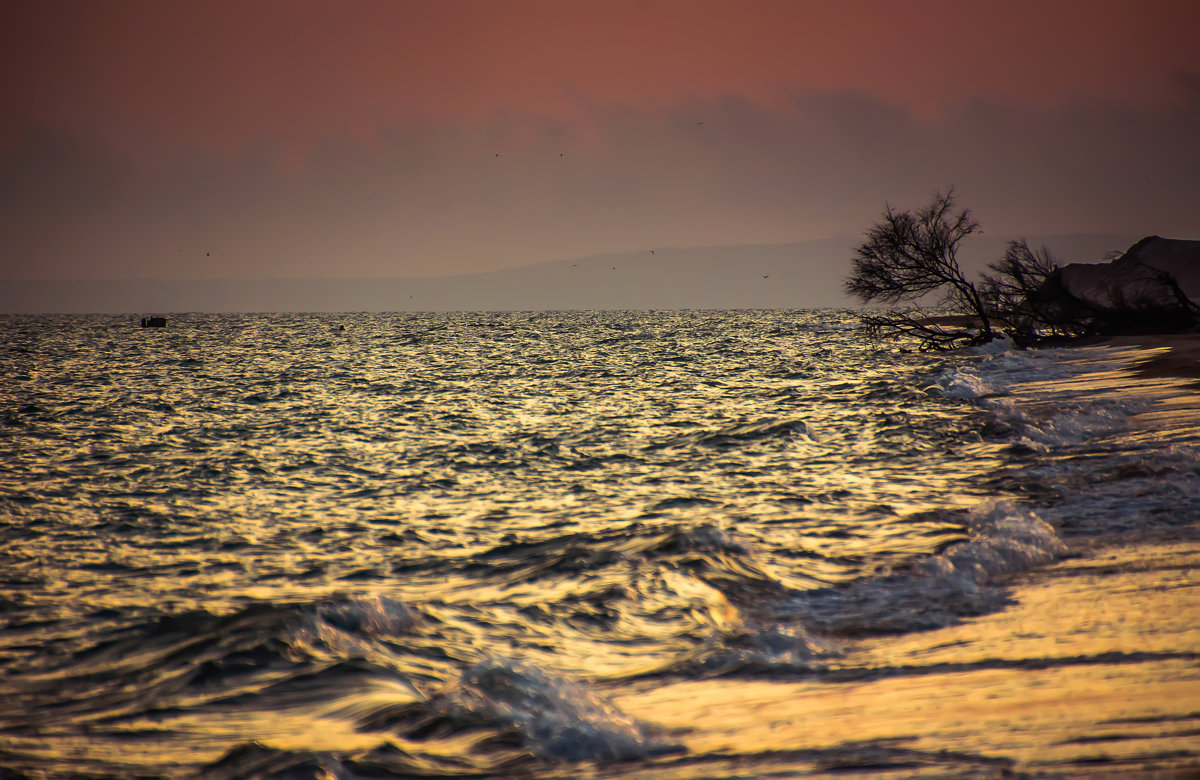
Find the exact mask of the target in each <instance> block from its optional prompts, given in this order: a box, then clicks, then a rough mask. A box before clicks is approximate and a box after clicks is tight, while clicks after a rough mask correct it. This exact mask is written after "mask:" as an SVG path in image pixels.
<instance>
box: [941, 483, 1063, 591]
mask: <svg viewBox="0 0 1200 780" xmlns="http://www.w3.org/2000/svg"><path fill="white" fill-rule="evenodd" d="M971 514H972V517H971V521H970V524H969V525H968V532H969V533H970V539H969V540H968V541H966V542H960V543H958V544H955V545H953V546H951V547H949V548H947V549H946V550H944V551H942V552H941V553H940V554H938V555H934V556H931V557H929V558H927V559H925V560H924V561H921V563H920V564H919V569H920V570H922V571H924V572H926V573H928V574H932V575H935V576H950V577H953V578H956V579H964V580H966V581H967V582H970V583H973V584H975V585H986V584H988V583H989V582H992V581H994V580H996V579H1000V578H1003V577H1005V576H1009V575H1012V574H1016V573H1018V572H1021V571H1024V570H1026V569H1031V568H1033V567H1035V566H1041V565H1044V564H1046V563H1049V562H1051V561H1053V560H1054V559H1055V558H1057V557H1059V556H1060V555H1063V554H1064V553H1066V551H1067V546H1066V544H1065V543H1064V542H1063V540H1062V539H1061V538H1059V536H1058V533H1057V532H1055V530H1054V528H1053V527H1051V526H1050V524H1049V523H1047V522H1045V521H1044V520H1042V519H1041V518H1039V517H1038V516H1037V515H1035V514H1034V513H1033V512H1030V511H1027V510H1020V509H1017V508H1016V507H1014V506H1013V505H1012V504H1011V503H1010V502H1007V501H998V502H994V503H988V504H984V505H981V506H980V507H978V508H976V509H975V510H973V511H972V513H971Z"/></svg>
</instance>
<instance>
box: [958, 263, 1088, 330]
mask: <svg viewBox="0 0 1200 780" xmlns="http://www.w3.org/2000/svg"><path fill="white" fill-rule="evenodd" d="M988 268H989V269H990V270H991V273H985V274H984V275H983V284H982V285H981V286H980V287H981V290H980V294H981V295H982V296H983V299H984V303H985V305H986V307H987V309H988V311H990V312H991V313H992V317H993V319H995V320H996V321H997V322H998V323H999V324H1000V327H1001V328H1002V330H1003V331H1004V332H1005V333H1006V334H1008V336H1009V338H1011V339H1012V340H1013V342H1014V343H1016V344H1018V345H1020V346H1028V345H1031V344H1036V343H1038V342H1040V341H1044V340H1046V339H1047V338H1055V337H1060V338H1061V337H1066V338H1076V337H1078V336H1082V335H1084V328H1083V325H1082V323H1080V322H1079V321H1078V320H1077V319H1073V318H1070V317H1064V316H1061V315H1060V313H1059V312H1057V311H1056V310H1055V309H1054V307H1053V306H1052V305H1050V304H1049V303H1048V302H1046V301H1044V300H1043V299H1042V296H1040V295H1039V291H1041V290H1042V289H1043V288H1044V286H1045V285H1046V282H1047V281H1048V280H1049V279H1050V278H1051V277H1052V276H1053V275H1054V272H1055V271H1057V270H1058V264H1057V263H1056V262H1055V261H1054V256H1053V255H1051V254H1050V250H1049V249H1047V248H1046V247H1044V246H1043V247H1042V248H1041V249H1039V250H1037V251H1034V250H1033V249H1031V248H1030V247H1029V244H1028V243H1027V242H1026V241H1025V240H1024V239H1022V240H1020V241H1010V242H1009V243H1008V247H1007V248H1006V249H1005V250H1004V257H1003V258H1001V259H1000V260H999V261H997V262H995V263H990V264H989V265H988Z"/></svg>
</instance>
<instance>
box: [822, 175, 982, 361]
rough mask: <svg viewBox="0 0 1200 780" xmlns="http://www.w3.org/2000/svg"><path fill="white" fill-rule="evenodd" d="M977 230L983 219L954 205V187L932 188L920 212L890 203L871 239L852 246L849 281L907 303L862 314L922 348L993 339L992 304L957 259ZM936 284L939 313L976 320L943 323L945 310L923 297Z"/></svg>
mask: <svg viewBox="0 0 1200 780" xmlns="http://www.w3.org/2000/svg"><path fill="white" fill-rule="evenodd" d="M978 232H979V222H978V220H976V219H975V218H974V217H972V216H971V212H970V210H969V209H965V208H964V209H960V210H956V209H955V194H954V189H953V188H951V189H950V190H948V191H946V192H945V193H942V192H935V193H934V195H933V198H932V200H931V201H930V203H929V204H928V205H927V206H924V207H923V208H921V209H918V210H917V211H916V212H911V211H897V210H895V209H893V208H892V207H891V206H890V205H889V206H887V207H886V208H885V209H884V212H883V220H882V221H881V222H879V223H878V224H876V225H875V226H874V227H872V228H871V229H870V230H869V231H867V234H866V240H865V241H864V242H863V243H862V244H861V245H860V246H859V247H858V249H857V250H856V251H855V254H854V258H853V261H852V262H853V267H852V269H851V272H850V276H849V277H848V278H847V279H846V284H845V288H846V291H847V292H848V293H850V294H851V295H853V296H855V297H856V298H858V299H859V300H861V301H862V302H863V303H875V302H878V303H884V304H889V305H890V306H893V307H894V306H895V305H896V304H901V303H907V304H909V306H908V308H906V309H895V308H892V309H884V310H878V311H876V312H872V313H866V314H863V315H861V316H862V319H863V322H864V323H865V324H866V326H867V327H868V328H869V329H870V330H872V331H874V332H875V333H879V334H883V335H889V334H907V335H911V336H916V337H917V338H919V339H921V346H922V349H949V348H951V347H955V346H959V345H960V344H982V343H985V342H987V341H991V340H992V339H993V338H994V337H995V336H996V333H995V332H994V331H993V330H992V318H991V316H990V312H989V310H988V307H987V306H986V304H985V301H984V298H983V296H982V295H981V293H980V291H979V290H978V289H976V287H975V285H974V284H972V283H971V282H970V281H968V280H967V278H966V277H965V276H964V275H963V272H962V268H961V267H959V264H958V245H959V243H960V242H961V241H962V240H963V239H964V238H966V237H967V236H969V235H972V234H974V233H978ZM939 291H940V292H941V293H942V297H941V299H940V302H939V304H938V305H937V309H940V311H938V312H936V314H941V315H945V314H950V315H958V317H959V320H960V321H962V322H964V323H966V322H970V323H971V324H977V325H978V327H977V328H970V327H963V328H961V329H959V330H948V329H947V328H946V327H944V326H943V323H945V322H946V320H945V318H944V317H943V318H942V319H939V318H938V317H937V316H936V314H935V312H933V311H930V310H928V309H925V308H922V307H921V306H920V305H919V303H920V301H921V299H923V298H925V297H926V296H928V295H929V294H930V293H934V292H939Z"/></svg>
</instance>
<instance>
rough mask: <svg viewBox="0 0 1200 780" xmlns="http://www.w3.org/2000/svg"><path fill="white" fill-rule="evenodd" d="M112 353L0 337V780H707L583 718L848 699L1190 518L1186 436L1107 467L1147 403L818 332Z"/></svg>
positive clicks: (77, 344)
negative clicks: (774, 689) (1062, 566)
mask: <svg viewBox="0 0 1200 780" xmlns="http://www.w3.org/2000/svg"><path fill="white" fill-rule="evenodd" d="M343 324H344V325H345V330H340V329H339V326H340V325H343ZM135 325H136V323H131V322H130V320H129V318H126V317H102V316H93V317H50V316H46V317H8V318H5V319H3V320H0V326H2V327H3V329H4V335H5V338H4V344H3V345H2V346H0V350H2V351H3V360H2V362H0V365H2V366H3V369H2V371H3V382H2V384H0V415H2V419H0V423H2V425H0V453H3V458H0V514H2V516H3V518H4V525H3V528H2V529H0V545H2V547H0V556H2V561H3V567H2V569H0V571H2V572H3V574H2V580H0V607H2V608H3V618H2V620H3V622H2V623H0V626H2V628H0V670H3V681H2V682H0V695H2V696H3V697H4V698H5V700H6V701H7V702H8V703H9V708H8V712H7V713H4V714H2V715H0V751H3V753H0V759H3V756H5V755H7V756H8V763H10V764H11V765H12V766H14V767H16V768H18V769H20V770H21V771H24V772H30V773H33V774H40V773H45V774H50V775H53V774H56V773H63V772H69V771H75V772H82V773H84V774H110V775H118V776H119V775H122V774H125V773H127V772H130V771H134V769H136V771H138V772H143V773H157V774H168V775H170V774H189V773H192V772H195V771H197V770H198V769H200V768H202V767H206V768H207V769H206V771H208V772H210V773H214V774H225V775H228V776H249V775H254V774H256V773H257V774H267V775H270V774H273V773H282V772H286V771H293V770H295V771H300V770H297V769H296V767H300V769H304V768H305V767H307V768H308V769H306V770H305V771H310V770H311V772H313V773H315V772H317V771H318V769H319V770H320V771H329V772H330V773H332V774H334V775H338V774H341V775H344V776H347V777H350V776H356V773H367V774H369V773H370V772H371V771H373V772H379V773H384V774H387V773H393V774H406V773H407V774H423V773H429V774H471V773H496V772H500V773H507V772H510V771H521V772H541V773H546V774H554V773H556V772H565V773H570V772H572V771H575V770H577V769H578V768H579V767H580V766H583V765H587V766H590V767H593V769H596V770H597V771H598V770H599V768H604V767H609V768H611V767H613V766H617V765H622V766H625V767H626V769H628V767H629V764H628V762H630V761H636V762H640V763H639V764H638V766H640V767H641V769H642V771H646V772H652V771H655V769H656V767H658V768H661V767H662V766H666V765H665V764H663V763H662V762H671V763H670V766H671V767H673V768H672V769H671V771H672V772H674V773H676V775H688V774H689V773H690V774H694V775H696V776H707V775H709V774H712V773H714V772H717V773H719V772H718V770H716V769H714V768H713V766H711V765H706V764H704V763H703V762H705V761H710V760H711V759H713V757H714V756H713V755H699V756H697V755H695V754H694V751H690V750H689V748H688V747H687V745H686V740H685V739H683V738H682V737H681V735H680V733H678V732H675V731H672V730H671V729H669V728H665V727H663V726H661V725H659V724H655V723H653V722H648V721H645V720H641V719H638V718H634V717H631V716H629V715H627V714H626V713H625V712H623V711H622V710H621V709H620V708H619V707H617V706H616V705H615V704H614V703H613V701H614V698H613V697H617V696H629V695H633V694H634V693H636V692H637V691H647V690H653V689H654V688H655V687H656V686H661V685H670V684H674V683H678V682H679V681H688V680H702V679H714V678H733V679H737V678H739V677H741V678H754V679H760V678H764V677H765V678H766V679H778V680H781V681H783V680H788V681H790V680H795V679H798V678H803V677H806V676H807V677H812V676H817V677H820V676H822V675H825V676H832V677H831V679H832V678H836V676H837V675H842V676H846V675H850V676H853V675H854V674H858V673H860V672H861V671H862V670H861V669H859V670H858V672H856V671H855V665H854V662H853V660H852V656H853V652H849V654H848V651H847V647H848V646H852V645H853V643H854V642H855V641H857V640H859V639H861V638H863V637H880V636H889V635H901V634H906V633H909V632H913V631H919V630H926V629H933V628H937V627H939V626H948V625H952V624H954V623H956V622H957V621H960V620H962V619H963V618H965V617H969V616H972V615H982V614H988V613H992V612H995V611H996V610H1000V609H1002V608H1004V606H1005V605H1006V604H1007V603H1008V602H1007V599H1008V596H1007V592H1006V591H1005V589H1004V588H1003V587H1002V585H1003V581H1004V579H1005V578H1006V577H1008V576H1011V575H1012V574H1014V573H1017V572H1020V571H1024V570H1027V569H1029V568H1031V567H1036V566H1040V565H1044V564H1046V563H1048V562H1051V561H1053V560H1055V559H1057V558H1061V557H1062V556H1063V555H1064V554H1065V553H1066V551H1067V545H1066V543H1065V541H1064V537H1070V535H1071V534H1076V535H1087V534H1091V535H1097V534H1105V533H1112V532H1114V529H1116V530H1127V528H1126V527H1127V526H1133V527H1139V526H1141V525H1145V524H1155V523H1157V524H1159V525H1166V526H1172V527H1173V526H1174V525H1177V524H1182V523H1188V522H1192V521H1194V520H1195V519H1196V517H1197V516H1200V502H1198V499H1197V494H1200V491H1198V490H1196V489H1195V488H1196V482H1197V473H1196V456H1195V445H1196V442H1197V437H1196V435H1195V434H1196V429H1195V424H1194V420H1193V417H1194V415H1193V416H1192V417H1190V416H1188V415H1187V414H1183V413H1182V412H1181V413H1180V414H1181V415H1182V416H1180V417H1178V418H1177V419H1174V420H1173V422H1172V424H1171V426H1170V429H1171V430H1172V431H1174V435H1173V437H1172V436H1166V435H1160V434H1158V433H1155V434H1153V435H1146V434H1145V433H1144V432H1143V433H1139V432H1138V430H1139V429H1138V428H1137V426H1134V425H1131V424H1130V423H1129V421H1130V420H1132V419H1135V418H1136V415H1137V414H1138V413H1140V412H1144V411H1146V409H1148V408H1150V407H1153V406H1154V404H1155V403H1158V402H1159V401H1158V400H1156V399H1157V398H1158V396H1155V395H1154V393H1153V392H1152V391H1153V388H1151V389H1150V390H1147V388H1146V387H1145V386H1144V385H1145V383H1142V385H1143V386H1141V387H1139V394H1138V395H1137V397H1136V398H1134V397H1131V395H1130V392H1129V388H1130V386H1132V385H1131V384H1129V383H1128V376H1127V375H1126V374H1122V373H1120V371H1118V370H1117V368H1116V367H1117V363H1119V360H1117V359H1116V358H1114V357H1112V356H1111V355H1109V354H1108V353H1103V354H1102V353H1095V354H1092V353H1087V354H1084V353H1082V352H1081V353H1071V352H1070V351H1067V350H1059V351H1057V352H1054V353H1046V354H1044V355H1038V356H1029V355H1025V354H1021V353H1013V352H1003V351H992V352H989V353H982V354H967V355H953V356H929V355H922V354H912V353H908V352H901V351H898V350H896V349H895V348H894V347H893V346H891V345H879V344H876V343H873V342H871V341H868V340H867V339H865V338H864V336H863V335H862V333H861V332H860V331H859V330H857V329H856V327H855V321H854V319H853V318H852V317H851V316H850V315H849V314H847V313H844V312H838V311H810V312H759V311H754V312H658V313H653V312H651V313H545V314H428V315H401V314H394V315H345V316H327V315H223V316H214V315H191V316H180V317H178V318H175V319H173V320H172V321H171V323H170V326H169V327H167V328H165V329H141V328H138V327H135ZM1106 361H1107V362H1106ZM1110 364H1111V365H1110ZM1104 371H1109V372H1110V374H1111V376H1112V377H1115V378H1114V379H1112V381H1111V383H1110V384H1111V388H1110V392H1109V393H1108V395H1107V396H1106V395H1104V393H1103V392H1100V393H1099V394H1098V393H1097V390H1096V388H1097V387H1098V386H1099V385H1097V381H1096V377H1097V376H1098V375H1099V373H1098V372H1100V373H1102V372H1104ZM1081 375H1084V376H1087V377H1088V381H1087V382H1086V383H1084V384H1083V385H1081V386H1080V387H1079V388H1074V387H1073V386H1072V384H1071V380H1072V378H1073V377H1077V376H1081ZM1105 376H1108V374H1106V375H1105ZM1037 377H1041V378H1045V379H1051V380H1053V382H1052V383H1050V384H1048V385H1046V386H1038V385H1036V384H1029V382H1030V381H1031V380H1032V379H1034V378H1037ZM1122 377H1124V379H1122ZM1122 382H1126V383H1127V384H1126V385H1122ZM1023 383H1024V384H1023ZM1101 384H1103V383H1101ZM1168 384H1169V383H1168ZM1172 387H1174V386H1170V387H1168V386H1167V385H1164V386H1163V388H1164V389H1162V391H1161V393H1160V395H1161V396H1162V397H1167V396H1171V393H1175V395H1178V391H1177V390H1172V389H1171V388H1172ZM1171 397H1175V396H1171ZM1072 399H1075V400H1072ZM1072 404H1075V406H1072ZM1184 411H1188V410H1184ZM1181 421H1182V422H1181ZM1189 426H1191V427H1189ZM1164 474H1167V475H1168V477H1167V478H1166V479H1165V480H1164V477H1163V475H1164ZM1114 475H1118V476H1114ZM1138 480H1142V482H1139V481H1138ZM1145 480H1156V482H1155V485H1156V488H1155V490H1154V491H1153V495H1150V494H1148V493H1147V491H1146V490H1144V487H1145V485H1144V484H1143V483H1144V482H1145ZM1080 486H1092V487H1089V488H1088V490H1089V491H1091V492H1090V493H1089V495H1090V497H1091V498H1090V499H1089V501H1088V502H1087V503H1086V504H1084V503H1081V502H1080V501H1079V500H1078V491H1079V489H1080ZM1164 490H1165V491H1166V492H1163V491H1164ZM1097 496H1099V498H1097ZM1073 500H1074V504H1073V503H1072V501H1073ZM1164 507H1166V509H1164ZM1143 521H1144V522H1143ZM847 643H849V645H848V644H847ZM1197 650H1200V648H1197ZM848 659H851V660H848ZM877 671H878V670H877ZM6 743H7V745H8V746H7V747H5V745H6ZM750 747H753V746H750ZM760 747H761V748H762V750H763V755H766V754H767V753H769V752H771V751H772V750H775V749H776V748H774V747H771V746H760ZM748 749H749V748H748ZM892 749H893V748H890V747H887V746H868V748H867V754H866V755H867V756H868V758H869V757H871V756H875V755H876V754H875V753H871V752H870V751H871V750H875V751H876V752H878V751H879V750H884V751H885V752H886V750H892ZM854 750H857V751H859V752H860V753H861V750H862V748H859V747H855V748H854ZM902 753H903V751H901V754H898V755H899V756H900V757H899V758H897V759H895V760H911V757H910V758H909V759H905V758H904V755H902ZM839 755H840V754H839ZM855 755H858V753H856V754H855ZM889 755H890V754H889ZM797 760H798V761H799V759H797ZM814 760H815V759H814ZM847 760H849V759H847ZM871 760H875V759H871ZM880 760H882V759H880ZM947 760H949V761H950V762H951V764H952V765H953V762H954V761H959V768H960V769H961V768H962V767H963V766H968V767H970V766H976V765H975V764H972V763H971V762H972V761H974V760H975V759H973V758H970V757H966V758H961V757H960V758H952V759H947ZM979 760H980V761H982V759H979ZM613 762H617V763H616V764H614V763H613ZM656 762H657V763H656ZM688 762H698V763H695V764H689V763H688ZM962 762H966V763H962ZM4 763H5V761H4V760H0V765H3V764H4ZM818 763H819V762H818ZM868 763H869V762H868ZM986 763H987V762H986V761H985V762H983V763H982V764H979V766H983V765H986ZM688 766H692V770H688V769H687V767H688ZM368 770H369V771H368ZM606 771H607V770H606ZM613 771H616V770H613ZM622 771H624V770H622Z"/></svg>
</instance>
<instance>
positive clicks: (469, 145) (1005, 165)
mask: <svg viewBox="0 0 1200 780" xmlns="http://www.w3.org/2000/svg"><path fill="white" fill-rule="evenodd" d="M1198 82H1200V79H1198V78H1197V77H1196V76H1195V75H1187V76H1181V77H1180V78H1179V79H1178V84H1177V87H1178V88H1177V91H1176V98H1175V99H1174V100H1173V101H1171V102H1168V103H1164V104H1160V105H1158V106H1157V107H1146V106H1136V105H1133V104H1131V103H1128V102H1120V101H1116V100H1100V99H1097V98H1084V97H1080V98H1078V99H1074V100H1071V101H1067V102H1065V103H1061V104H1057V105H1054V106H1044V107H1030V106H1020V105H1016V104H1013V103H1012V102H1009V101H1004V100H1000V99H996V98H991V99H985V98H978V99H973V100H964V101H960V102H958V103H955V104H952V105H950V106H948V107H946V109H945V110H944V111H943V112H942V113H941V115H939V116H937V117H934V118H928V117H925V118H922V117H920V116H918V115H916V114H914V113H913V112H912V111H910V110H909V109H907V108H905V107H904V106H901V105H899V104H896V103H892V102H888V101H885V100H882V99H880V98H878V97H875V96H873V95H870V94H866V93H862V92H854V91H840V92H822V93H812V94H805V95H801V96H798V97H796V98H795V99H794V100H792V101H789V102H787V103H786V104H783V105H766V104H762V103H756V102H753V101H750V100H748V99H744V98H738V97H725V98H702V97H693V98H690V99H688V100H685V101H682V102H680V103H677V104H675V105H673V106H671V107H668V108H660V109H650V108H636V107H630V106H611V105H603V104H594V103H593V104H586V105H584V106H583V108H582V110H581V112H580V116H579V118H577V119H575V120H572V121H566V120H563V119H561V118H553V119H552V118H545V117H539V116H536V115H533V114H529V113H517V112H512V113H507V114H505V113H498V114H494V115H493V116H492V117H491V118H490V120H489V121H486V122H479V123H474V124H466V123H458V124H455V123H441V124H436V123H432V122H414V123H411V124H408V125H406V126H392V127H387V128H384V129H383V130H381V131H380V132H378V133H377V134H376V135H375V136H374V137H372V138H370V139H368V140H364V139H356V138H351V137H348V136H334V137H330V138H329V139H327V140H326V141H325V142H323V143H320V144H318V145H317V146H316V147H315V148H313V149H312V151H311V153H309V154H307V155H306V156H304V157H302V158H299V159H298V158H296V157H294V156H293V155H292V154H290V153H289V152H288V151H287V150H285V149H283V148H281V147H280V146H279V145H277V144H276V143H274V142H273V141H271V140H269V139H263V140H260V141H257V142H253V143H250V144H247V145H244V146H242V147H241V148H240V149H239V150H238V151H237V152H236V153H233V154H218V153H216V152H213V151H200V150H199V149H198V148H191V149H180V150H178V151H177V152H176V153H175V154H173V155H172V156H170V157H168V158H164V159H160V160H159V161H157V162H154V163H153V164H149V163H147V161H146V160H144V159H134V158H132V157H130V156H129V155H126V156H125V157H121V156H120V155H118V154H117V153H116V152H114V151H111V150H108V149H105V148H104V147H103V146H101V145H100V144H98V143H96V142H94V141H90V140H88V139H87V138H86V137H82V136H79V135H73V134H70V133H67V132H65V131H63V130H58V129H55V128H53V127H50V128H48V127H37V128H28V129H27V131H26V132H25V133H24V134H23V135H22V137H21V138H20V140H19V142H18V143H16V144H10V145H8V146H7V147H5V152H4V154H3V156H2V157H0V204H3V211H2V213H0V256H3V258H4V261H3V262H4V264H5V265H4V267H3V269H0V276H4V277H25V278H67V277H79V276H99V277H205V278H216V277H253V276H259V277H261V276H301V277H303V276H411V275H423V276H429V275H439V274H446V273H464V272H471V271H478V270H491V269H497V268H502V267H509V266H514V265H523V264H528V263H533V262H537V261H542V260H549V259H554V258H561V257H572V256H582V255H589V254H598V253H603V252H610V251H625V250H632V249H637V248H639V247H645V248H650V247H654V246H689V245H690V246H696V245H705V244H718V243H723V244H727V243H747V242H780V241H791V240H804V239H812V238H821V237H825V236H831V235H836V234H840V233H850V234H856V233H858V232H860V231H861V230H862V229H863V228H865V227H866V226H868V225H869V224H870V222H871V221H873V220H874V218H875V217H876V216H877V215H878V213H879V211H880V209H881V208H882V206H883V204H884V202H885V201H889V202H891V203H893V204H895V205H899V206H906V205H916V204H917V203H920V202H921V201H923V200H924V199H925V198H926V197H927V195H928V193H929V191H930V190H932V189H934V188H938V187H945V186H947V185H950V184H954V185H956V186H957V187H958V189H959V191H960V193H961V195H962V197H963V200H964V202H965V203H967V204H968V205H970V206H972V207H973V208H974V209H975V210H976V212H977V214H978V216H979V217H980V218H981V219H982V220H983V223H984V227H985V229H986V230H988V231H989V232H992V233H1052V232H1087V231H1092V232H1106V233H1114V232H1120V233H1162V234H1170V235H1177V236H1188V237H1196V236H1197V235H1200V212H1198V210H1197V209H1196V204H1197V203H1200V145H1197V144H1196V142H1195V139H1196V138H1198V137H1200V90H1198V89H1197V86H1196V85H1197V83H1198ZM206 252H209V253H211V254H209V255H206V254H205V253H206Z"/></svg>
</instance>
